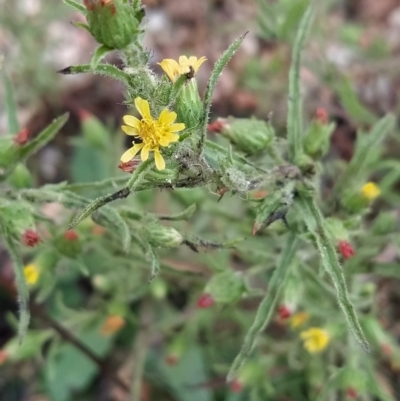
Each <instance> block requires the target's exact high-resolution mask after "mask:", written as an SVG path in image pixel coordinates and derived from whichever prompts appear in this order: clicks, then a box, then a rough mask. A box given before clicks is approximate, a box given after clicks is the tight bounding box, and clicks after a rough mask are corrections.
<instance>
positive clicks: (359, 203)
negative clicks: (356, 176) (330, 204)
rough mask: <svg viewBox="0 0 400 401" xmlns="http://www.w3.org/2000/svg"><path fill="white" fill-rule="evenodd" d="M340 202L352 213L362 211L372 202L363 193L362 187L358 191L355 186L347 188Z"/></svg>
mask: <svg viewBox="0 0 400 401" xmlns="http://www.w3.org/2000/svg"><path fill="white" fill-rule="evenodd" d="M350 188H351V187H350ZM340 203H341V204H342V206H343V207H344V208H345V209H346V210H347V211H348V212H350V213H358V212H361V211H363V210H364V209H366V208H367V207H368V206H369V204H370V202H369V200H368V199H367V198H366V197H365V196H364V195H363V194H362V192H361V188H360V189H359V190H358V191H357V190H355V189H354V188H351V189H348V190H346V191H345V192H344V193H343V196H342V198H341V200H340Z"/></svg>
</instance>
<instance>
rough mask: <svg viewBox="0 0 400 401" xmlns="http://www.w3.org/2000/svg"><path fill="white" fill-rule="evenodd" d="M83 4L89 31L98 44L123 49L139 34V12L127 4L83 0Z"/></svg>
mask: <svg viewBox="0 0 400 401" xmlns="http://www.w3.org/2000/svg"><path fill="white" fill-rule="evenodd" d="M135 3H136V2H135ZM84 4H85V6H86V9H87V13H86V18H87V21H88V25H89V31H90V33H91V34H92V35H93V37H94V38H95V39H96V40H97V42H99V43H100V44H102V45H105V46H107V47H108V48H110V49H123V48H125V47H126V46H128V45H129V44H130V43H131V42H132V41H133V39H134V38H135V36H136V35H137V34H138V33H139V24H140V20H139V18H140V13H141V10H137V9H135V8H134V7H133V5H132V4H130V3H129V2H127V1H125V0H85V1H84Z"/></svg>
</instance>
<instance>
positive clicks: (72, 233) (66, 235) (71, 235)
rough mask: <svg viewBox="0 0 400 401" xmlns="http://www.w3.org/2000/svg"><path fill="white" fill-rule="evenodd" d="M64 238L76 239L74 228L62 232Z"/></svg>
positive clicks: (68, 239)
mask: <svg viewBox="0 0 400 401" xmlns="http://www.w3.org/2000/svg"><path fill="white" fill-rule="evenodd" d="M64 238H65V239H66V240H67V241H77V240H78V238H79V236H78V233H77V232H76V231H75V230H68V231H66V232H65V233H64Z"/></svg>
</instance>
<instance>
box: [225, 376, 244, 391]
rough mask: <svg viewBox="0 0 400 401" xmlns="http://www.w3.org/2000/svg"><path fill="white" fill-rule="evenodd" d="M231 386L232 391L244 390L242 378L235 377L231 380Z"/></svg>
mask: <svg viewBox="0 0 400 401" xmlns="http://www.w3.org/2000/svg"><path fill="white" fill-rule="evenodd" d="M229 388H230V390H231V392H232V393H241V392H242V391H243V388H244V385H243V383H242V382H241V381H240V380H238V379H235V380H233V381H232V382H231V384H230V386H229Z"/></svg>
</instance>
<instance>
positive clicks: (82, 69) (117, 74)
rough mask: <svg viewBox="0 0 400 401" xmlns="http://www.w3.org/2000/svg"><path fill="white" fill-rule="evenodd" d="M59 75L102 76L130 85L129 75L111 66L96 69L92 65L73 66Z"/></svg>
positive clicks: (102, 65) (99, 65)
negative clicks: (90, 74)
mask: <svg viewBox="0 0 400 401" xmlns="http://www.w3.org/2000/svg"><path fill="white" fill-rule="evenodd" d="M58 73H59V74H63V75H74V74H85V73H92V74H100V75H105V76H106V77H109V78H112V79H115V80H116V81H120V82H122V83H124V84H125V85H129V75H128V74H126V73H125V72H124V71H122V70H120V69H119V68H117V67H115V66H113V65H111V64H98V65H97V66H96V68H92V66H91V65H90V64H81V65H72V66H70V67H66V68H64V69H62V70H60V71H58Z"/></svg>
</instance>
